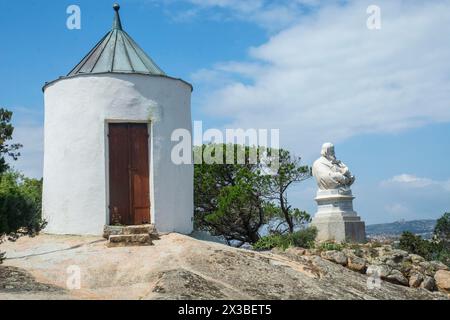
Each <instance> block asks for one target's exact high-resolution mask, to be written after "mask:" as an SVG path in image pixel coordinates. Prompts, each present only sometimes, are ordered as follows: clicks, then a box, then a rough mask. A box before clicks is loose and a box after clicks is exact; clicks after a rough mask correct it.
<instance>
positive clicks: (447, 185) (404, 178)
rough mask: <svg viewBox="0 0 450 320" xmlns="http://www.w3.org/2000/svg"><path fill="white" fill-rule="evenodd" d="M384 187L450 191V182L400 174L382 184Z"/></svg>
mask: <svg viewBox="0 0 450 320" xmlns="http://www.w3.org/2000/svg"><path fill="white" fill-rule="evenodd" d="M381 185H382V186H385V187H386V186H387V187H389V186H401V187H405V188H414V189H423V188H429V187H439V188H442V189H444V190H447V191H450V180H447V181H436V180H433V179H429V178H421V177H417V176H415V175H413V174H400V175H397V176H394V177H392V178H390V179H388V180H385V181H382V182H381Z"/></svg>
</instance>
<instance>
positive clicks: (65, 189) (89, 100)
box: [43, 74, 193, 235]
mask: <svg viewBox="0 0 450 320" xmlns="http://www.w3.org/2000/svg"><path fill="white" fill-rule="evenodd" d="M44 95H45V133H44V134H45V142H44V192H43V214H44V217H45V219H46V220H47V221H48V227H47V229H46V232H48V233H54V234H80V235H87V234H93V235H98V234H101V233H102V230H103V227H104V225H105V224H107V223H109V210H108V194H109V192H108V187H109V183H108V149H107V146H108V139H107V130H108V122H149V124H150V125H149V130H150V132H151V138H152V139H151V140H150V148H149V149H150V153H151V155H150V181H151V182H150V184H151V186H150V194H151V195H150V197H151V204H152V212H151V215H152V223H155V224H156V227H157V228H158V230H159V231H160V232H172V231H175V232H180V233H190V232H191V231H192V215H193V166H192V165H181V166H177V165H175V164H173V163H172V161H171V150H172V147H173V146H174V145H175V143H173V142H171V140H170V139H171V134H172V132H173V130H175V129H178V128H184V129H188V130H189V131H192V127H191V126H192V122H191V87H190V86H189V85H187V84H186V83H184V82H182V81H179V80H175V79H171V78H166V77H153V76H146V75H137V74H102V75H83V76H77V77H74V78H67V79H63V80H60V81H56V82H54V83H52V84H50V85H48V86H47V87H46V89H45V94H44Z"/></svg>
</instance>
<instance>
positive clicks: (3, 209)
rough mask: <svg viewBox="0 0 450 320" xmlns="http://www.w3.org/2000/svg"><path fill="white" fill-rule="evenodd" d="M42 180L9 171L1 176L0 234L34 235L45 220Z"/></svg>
mask: <svg viewBox="0 0 450 320" xmlns="http://www.w3.org/2000/svg"><path fill="white" fill-rule="evenodd" d="M41 194H42V181H39V180H35V179H28V178H25V177H24V176H23V175H21V174H19V173H17V172H13V171H8V172H6V173H4V174H3V175H2V176H1V177H0V235H5V234H14V233H22V234H28V235H34V234H36V233H37V232H39V231H40V230H41V229H42V228H43V226H44V222H43V221H42V218H41Z"/></svg>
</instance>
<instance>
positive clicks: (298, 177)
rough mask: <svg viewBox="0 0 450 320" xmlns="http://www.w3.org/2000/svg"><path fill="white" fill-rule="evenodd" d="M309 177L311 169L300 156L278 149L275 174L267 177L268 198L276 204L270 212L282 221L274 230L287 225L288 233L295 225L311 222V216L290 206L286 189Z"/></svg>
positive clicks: (277, 230)
mask: <svg viewBox="0 0 450 320" xmlns="http://www.w3.org/2000/svg"><path fill="white" fill-rule="evenodd" d="M310 177H311V170H310V168H309V167H308V166H302V165H301V158H300V157H295V156H293V155H291V154H290V153H289V151H287V150H283V149H281V150H279V166H278V170H277V171H276V173H275V174H273V175H272V176H271V179H269V181H268V182H269V194H268V199H269V200H270V201H274V202H275V203H276V204H277V210H274V211H273V212H272V214H273V217H277V218H280V219H281V221H282V222H283V223H280V224H278V226H277V227H276V228H275V230H273V231H275V232H279V231H280V230H279V228H280V227H281V226H282V225H283V224H286V225H287V230H284V231H281V232H282V233H283V232H285V231H289V232H290V233H293V232H294V229H295V226H296V225H303V224H305V223H309V222H311V216H310V215H309V214H308V213H306V212H304V211H300V210H299V209H297V208H292V206H291V205H290V204H289V201H288V198H287V191H288V189H289V187H290V186H291V185H293V184H294V183H298V182H301V181H304V180H307V179H309V178H310Z"/></svg>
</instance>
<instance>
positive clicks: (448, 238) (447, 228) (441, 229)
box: [434, 212, 450, 249]
mask: <svg viewBox="0 0 450 320" xmlns="http://www.w3.org/2000/svg"><path fill="white" fill-rule="evenodd" d="M434 236H435V238H436V240H437V241H443V242H445V245H446V246H447V248H448V246H449V244H450V213H449V212H446V213H444V215H443V216H442V217H440V218H439V219H438V220H437V222H436V226H435V228H434ZM448 249H450V248H448Z"/></svg>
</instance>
